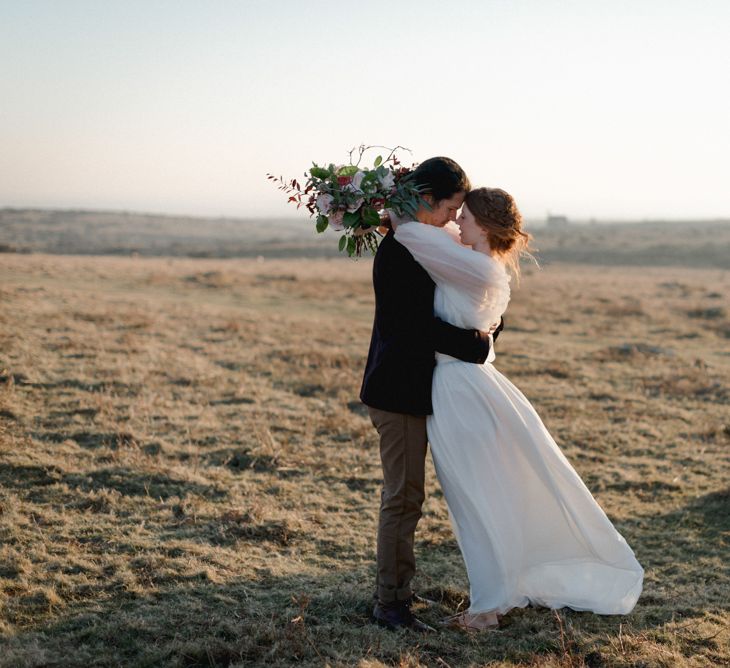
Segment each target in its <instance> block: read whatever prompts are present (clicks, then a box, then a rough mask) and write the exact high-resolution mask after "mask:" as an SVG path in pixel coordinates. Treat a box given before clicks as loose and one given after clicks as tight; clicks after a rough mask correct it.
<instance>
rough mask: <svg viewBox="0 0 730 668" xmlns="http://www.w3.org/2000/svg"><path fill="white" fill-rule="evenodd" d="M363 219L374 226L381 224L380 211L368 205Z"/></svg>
mask: <svg viewBox="0 0 730 668" xmlns="http://www.w3.org/2000/svg"><path fill="white" fill-rule="evenodd" d="M362 219H363V222H364V223H365V224H366V225H372V226H378V225H380V216H379V215H378V212H377V211H376V210H375V209H373V208H371V207H366V208H364V209H363V211H362Z"/></svg>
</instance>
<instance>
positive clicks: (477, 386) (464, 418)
mask: <svg viewBox="0 0 730 668" xmlns="http://www.w3.org/2000/svg"><path fill="white" fill-rule="evenodd" d="M454 234H456V235H457V237H456V238H457V239H458V229H456V228H455V226H454V227H453V228H452V227H451V225H449V226H447V228H437V227H433V226H430V225H424V224H422V223H417V222H411V223H405V224H401V225H399V226H398V227H397V229H396V232H395V237H396V239H397V240H398V241H399V242H400V243H402V244H403V245H404V246H405V247H406V248H407V249H408V250H409V251H410V252H411V253H412V254H413V257H414V258H415V259H416V260H417V261H418V262H419V264H421V266H423V268H424V269H426V271H427V272H428V273H429V274H430V276H431V278H432V279H433V280H434V282H435V283H436V293H435V298H434V310H435V313H436V315H438V316H439V317H440V318H441V319H443V320H445V321H447V322H450V323H452V324H454V325H458V326H460V327H467V328H470V327H475V328H479V329H484V330H486V329H489V327H490V325H492V324H493V323H495V322H499V318H500V316H501V315H502V313H504V311H505V309H506V307H507V303H508V302H509V296H510V289H509V276H508V274H507V272H506V271H505V269H504V267H503V265H502V264H501V263H499V262H498V261H496V260H494V259H493V258H491V257H489V256H487V255H484V254H483V253H479V252H476V251H473V250H471V249H470V248H467V247H465V246H462V245H460V243H459V242H458V241H456V240H455V238H454V236H453V235H454ZM436 357H437V365H436V369H435V371H434V377H433V415H432V416H429V418H428V438H429V441H430V444H431V453H432V456H433V460H434V465H435V468H436V473H437V476H438V479H439V482H440V484H441V487H442V489H443V492H444V497H445V499H446V503H447V505H448V508H449V514H450V516H451V522H452V525H453V527H454V533H455V534H456V538H457V541H458V543H459V547H460V548H461V553H462V555H463V558H464V562H465V565H466V570H467V573H468V576H469V584H470V596H471V606H470V608H469V612H472V613H478V612H485V611H497V612H498V613H500V614H503V613H505V612H506V611H507V610H509V609H511V608H514V607H522V606H526V605H528V604H529V603H532V604H533V605H542V606H546V607H549V608H561V607H563V606H567V607H570V608H573V609H574V610H590V611H592V612H595V613H599V614H627V613H628V612H630V611H631V610H632V609H633V607H634V605H635V604H636V601H637V599H638V598H639V594H640V593H641V588H642V581H643V574H644V571H643V569H642V567H641V566H640V565H639V563H638V561H637V560H636V558H635V556H634V553H633V551H632V550H631V548H630V547H629V546H628V544H627V543H626V541H625V540H624V538H623V537H622V536H621V535H620V534H619V533H618V531H616V529H615V528H614V526H613V525H612V524H611V522H610V520H609V519H608V517H606V514H605V513H604V512H603V510H602V509H601V507H600V506H599V505H598V503H597V502H596V501H595V499H594V498H593V497H592V496H591V493H590V492H589V491H588V488H587V487H586V486H585V485H584V484H583V481H582V480H581V479H580V477H579V476H578V474H577V473H576V472H575V470H574V469H573V467H572V466H571V465H570V463H569V462H568V460H567V459H566V458H565V456H564V455H563V453H562V452H561V451H560V449H559V448H558V446H557V445H556V443H555V441H554V440H553V439H552V437H551V436H550V434H549V433H548V431H547V430H546V429H545V426H544V425H543V423H542V421H541V420H540V418H539V416H538V415H537V413H536V412H535V410H534V408H533V407H532V406H531V405H530V402H529V401H528V400H527V399H526V398H525V396H524V395H523V394H522V392H520V390H518V389H517V388H516V387H515V386H514V385H513V384H512V383H511V382H510V381H509V380H507V378H505V376H503V375H502V374H501V373H500V372H499V371H497V370H496V369H495V368H494V367H493V366H492V364H491V362H492V361H493V360H494V352H493V351H492V352H491V353H490V356H489V359H488V360H487V362H486V363H484V364H482V365H478V364H470V363H467V362H461V361H459V360H457V359H455V358H453V357H449V356H448V355H444V354H441V353H437V355H436Z"/></svg>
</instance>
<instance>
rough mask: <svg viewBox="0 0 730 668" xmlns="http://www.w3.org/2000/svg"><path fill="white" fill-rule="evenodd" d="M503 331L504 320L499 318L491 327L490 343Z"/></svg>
mask: <svg viewBox="0 0 730 668" xmlns="http://www.w3.org/2000/svg"><path fill="white" fill-rule="evenodd" d="M503 329H504V318H500V319H499V322H498V323H497V324H496V325H492V326H491V328H490V329H489V333H490V334H491V335H492V341H496V340H497V337H498V336H499V333H500V332H501V331H502V330H503Z"/></svg>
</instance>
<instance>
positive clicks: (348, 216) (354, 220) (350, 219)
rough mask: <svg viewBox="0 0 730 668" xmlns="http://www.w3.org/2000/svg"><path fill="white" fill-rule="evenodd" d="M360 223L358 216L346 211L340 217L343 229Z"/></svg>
mask: <svg viewBox="0 0 730 668" xmlns="http://www.w3.org/2000/svg"><path fill="white" fill-rule="evenodd" d="M359 222H360V214H359V213H356V212H350V211H347V212H346V213H345V215H344V216H343V217H342V223H343V224H344V225H345V227H354V226H355V225H357V224H358V223H359Z"/></svg>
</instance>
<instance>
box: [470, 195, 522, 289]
mask: <svg viewBox="0 0 730 668" xmlns="http://www.w3.org/2000/svg"><path fill="white" fill-rule="evenodd" d="M464 204H466V206H467V207H469V211H471V213H472V214H473V216H474V218H475V219H476V221H477V223H479V225H480V227H482V228H483V229H484V230H486V232H487V240H488V241H489V246H490V248H491V249H492V251H493V252H494V254H495V255H497V256H499V258H500V259H501V260H502V261H503V262H504V263H505V264H506V265H507V267H508V268H509V269H510V271H511V272H512V273H513V274H514V275H515V276H518V277H519V275H520V256H521V255H523V254H529V251H530V248H529V244H530V239H532V235H530V234H529V233H527V232H524V231H523V230H522V214H521V213H520V212H519V210H518V208H517V204H515V200H514V199H513V198H512V195H510V194H509V193H507V192H505V191H504V190H502V189H501V188H476V189H475V190H471V191H469V193H467V195H466V199H465V200H464Z"/></svg>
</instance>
